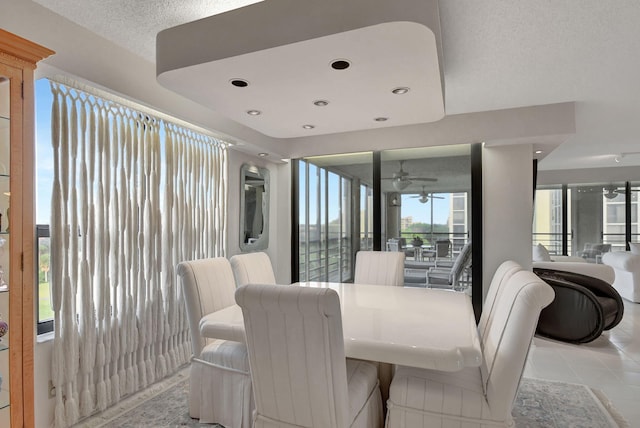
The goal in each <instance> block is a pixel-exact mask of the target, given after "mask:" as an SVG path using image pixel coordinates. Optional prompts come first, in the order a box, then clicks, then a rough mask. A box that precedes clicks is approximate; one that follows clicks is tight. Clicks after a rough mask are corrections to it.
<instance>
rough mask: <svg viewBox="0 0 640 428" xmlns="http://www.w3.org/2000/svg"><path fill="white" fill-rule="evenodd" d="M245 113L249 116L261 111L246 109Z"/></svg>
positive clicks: (258, 113) (257, 114)
mask: <svg viewBox="0 0 640 428" xmlns="http://www.w3.org/2000/svg"><path fill="white" fill-rule="evenodd" d="M247 114H248V115H250V116H259V115H261V114H262V112H261V111H260V110H247Z"/></svg>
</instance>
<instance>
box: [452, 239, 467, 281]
mask: <svg viewBox="0 0 640 428" xmlns="http://www.w3.org/2000/svg"><path fill="white" fill-rule="evenodd" d="M469 263H471V241H469V242H467V243H466V244H464V247H462V249H461V250H460V253H459V254H458V257H456V260H455V261H454V262H453V266H451V272H450V273H449V283H450V284H452V285H453V286H454V288H456V287H457V285H458V280H459V278H460V276H461V275H462V273H463V272H464V270H465V268H466V267H467V266H468V265H469Z"/></svg>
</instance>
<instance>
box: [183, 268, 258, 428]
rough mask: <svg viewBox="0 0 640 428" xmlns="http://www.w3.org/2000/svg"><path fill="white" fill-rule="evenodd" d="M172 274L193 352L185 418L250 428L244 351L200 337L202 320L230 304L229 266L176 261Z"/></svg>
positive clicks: (241, 346) (230, 427)
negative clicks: (181, 299)
mask: <svg viewBox="0 0 640 428" xmlns="http://www.w3.org/2000/svg"><path fill="white" fill-rule="evenodd" d="M177 271H178V276H179V277H180V280H181V284H182V293H183V295H184V301H185V308H186V312H187V320H188V322H189V331H190V333H191V347H192V350H193V355H192V357H191V373H190V380H189V415H190V416H191V417H192V418H199V419H200V422H201V423H219V424H222V425H223V426H225V427H228V428H250V427H251V419H252V416H251V415H252V412H253V407H254V405H253V395H252V392H251V376H250V374H249V357H248V354H247V347H246V346H245V345H244V344H242V343H238V342H231V341H227V340H215V339H207V338H205V337H203V336H202V335H201V334H200V325H199V324H200V320H201V319H202V317H203V316H205V315H207V314H210V313H212V312H215V311H218V310H220V309H223V308H226V307H228V306H231V305H233V304H234V303H235V301H234V295H233V293H234V292H235V288H236V287H235V281H234V279H233V272H232V270H231V265H230V264H229V261H228V260H227V259H226V258H224V257H218V258H210V259H202V260H193V261H185V262H181V263H180V264H178V268H177Z"/></svg>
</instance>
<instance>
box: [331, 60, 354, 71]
mask: <svg viewBox="0 0 640 428" xmlns="http://www.w3.org/2000/svg"><path fill="white" fill-rule="evenodd" d="M350 66H351V63H350V62H349V61H347V60H346V59H336V60H333V61H331V68H333V69H334V70H346V69H347V68H349V67H350Z"/></svg>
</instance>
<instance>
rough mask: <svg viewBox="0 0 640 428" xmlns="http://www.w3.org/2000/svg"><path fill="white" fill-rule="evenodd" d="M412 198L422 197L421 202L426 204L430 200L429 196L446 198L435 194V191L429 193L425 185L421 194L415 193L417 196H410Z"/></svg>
mask: <svg viewBox="0 0 640 428" xmlns="http://www.w3.org/2000/svg"><path fill="white" fill-rule="evenodd" d="M410 197H411V198H420V199H418V202H420V203H421V204H426V203H427V202H429V198H431V199H444V198H443V197H442V196H433V193H427V191H426V190H424V186H422V192H420V193H419V194H417V195H415V196H410Z"/></svg>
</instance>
